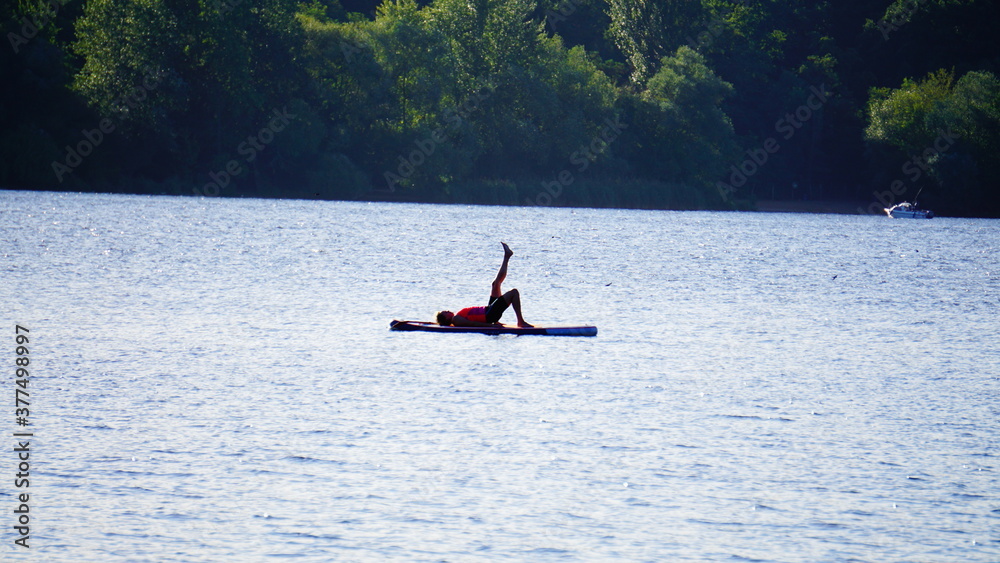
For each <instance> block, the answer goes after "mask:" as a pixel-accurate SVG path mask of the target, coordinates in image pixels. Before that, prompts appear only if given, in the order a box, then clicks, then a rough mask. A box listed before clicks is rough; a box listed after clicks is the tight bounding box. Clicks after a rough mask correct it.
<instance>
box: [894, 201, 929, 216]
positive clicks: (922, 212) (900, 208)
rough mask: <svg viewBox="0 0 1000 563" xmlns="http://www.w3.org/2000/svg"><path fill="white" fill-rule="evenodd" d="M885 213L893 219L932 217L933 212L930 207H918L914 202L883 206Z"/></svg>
mask: <svg viewBox="0 0 1000 563" xmlns="http://www.w3.org/2000/svg"><path fill="white" fill-rule="evenodd" d="M885 214H886V215H888V216H889V217H892V218H893V219H933V218H934V212H933V211H931V210H930V209H920V208H919V207H917V204H916V203H909V202H906V201H904V202H903V203H897V204H896V205H893V206H892V207H886V208H885Z"/></svg>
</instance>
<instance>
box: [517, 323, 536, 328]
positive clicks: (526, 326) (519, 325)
mask: <svg viewBox="0 0 1000 563" xmlns="http://www.w3.org/2000/svg"><path fill="white" fill-rule="evenodd" d="M517 327H518V328H535V325H529V324H528V323H526V322H519V323H517Z"/></svg>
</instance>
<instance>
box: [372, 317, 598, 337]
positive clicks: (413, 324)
mask: <svg viewBox="0 0 1000 563" xmlns="http://www.w3.org/2000/svg"><path fill="white" fill-rule="evenodd" d="M389 330H417V331H423V332H452V333H459V332H465V333H475V334H524V335H528V334H531V335H538V336H597V327H596V326H547V327H543V326H535V327H530V328H529V327H525V328H520V327H516V326H482V327H480V326H441V325H439V324H437V323H428V322H424V321H392V322H391V323H389Z"/></svg>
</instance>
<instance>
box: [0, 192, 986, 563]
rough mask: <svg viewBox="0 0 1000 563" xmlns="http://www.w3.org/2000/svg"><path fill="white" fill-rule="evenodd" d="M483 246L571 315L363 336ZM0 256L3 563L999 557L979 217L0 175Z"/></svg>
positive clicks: (421, 311)
mask: <svg viewBox="0 0 1000 563" xmlns="http://www.w3.org/2000/svg"><path fill="white" fill-rule="evenodd" d="M500 240H505V241H507V242H508V243H510V245H511V246H512V247H513V249H514V252H515V256H514V258H513V259H512V261H511V266H510V274H509V276H508V279H507V284H506V285H507V287H517V288H519V289H520V290H521V294H522V297H523V300H524V310H525V316H526V318H527V320H528V321H530V322H534V323H535V324H563V325H565V324H596V325H597V326H598V327H599V329H600V334H599V335H598V336H597V337H596V338H555V337H527V336H525V337H514V336H502V337H490V336H482V335H439V334H430V333H392V332H389V331H388V325H389V321H390V320H392V319H394V318H406V319H424V320H430V318H431V317H432V315H433V313H434V312H435V311H436V310H438V309H442V308H451V309H453V310H455V309H457V308H461V307H464V306H470V305H479V304H481V302H482V301H483V300H484V299H485V298H486V296H487V295H488V292H489V283H490V281H491V280H492V278H493V275H494V273H495V271H496V268H497V266H498V265H499V261H500V258H501V250H500V246H499V241H500ZM0 244H2V249H0V272H2V274H0V276H2V277H0V285H2V292H3V309H2V312H3V318H4V322H3V327H5V328H3V329H2V330H3V331H5V332H6V333H7V336H4V337H3V338H2V339H0V341H3V342H7V344H6V345H5V346H6V348H7V356H8V358H13V357H14V344H13V333H14V325H15V323H20V324H21V325H23V326H26V327H29V328H30V330H31V337H32V338H31V344H30V346H31V349H30V350H31V351H30V354H31V359H32V377H33V379H32V381H31V386H32V387H31V393H32V395H31V398H32V405H31V417H32V421H33V422H34V426H33V427H32V430H33V431H34V433H35V437H34V438H32V440H33V441H32V448H33V451H32V465H31V473H32V480H31V487H30V489H31V494H32V496H31V498H32V506H31V515H32V521H31V522H32V526H31V545H32V547H31V549H30V550H24V549H22V548H17V547H15V546H13V540H14V538H15V534H14V533H13V531H12V529H11V526H12V525H13V524H14V521H13V515H12V509H13V507H14V499H13V496H12V495H13V494H14V492H15V489H14V487H13V486H12V484H13V478H14V476H13V473H14V465H15V459H14V457H13V454H12V452H11V447H12V445H13V438H12V437H11V433H12V432H14V431H16V430H17V428H16V427H15V426H14V413H13V407H12V403H13V401H12V400H8V399H10V398H11V397H12V396H13V394H14V386H13V383H12V375H13V374H11V376H10V377H5V378H4V381H6V382H7V383H5V384H4V387H3V389H2V390H0V392H2V394H3V396H5V397H8V399H4V400H3V404H5V405H8V406H7V407H5V409H4V412H3V417H4V418H3V420H4V427H5V428H7V429H8V431H7V433H6V434H7V436H8V438H6V440H7V444H8V445H7V446H4V448H3V449H4V451H6V452H7V453H6V454H3V460H2V467H4V468H5V469H4V473H5V474H4V476H3V478H2V480H3V483H4V485H3V489H2V492H3V495H4V496H3V498H2V499H0V500H2V501H3V506H4V507H5V508H4V509H3V511H2V513H3V514H4V515H5V516H3V517H2V519H3V521H2V522H0V524H2V526H3V529H4V530H5V532H4V538H5V539H4V545H3V548H2V549H0V555H3V558H5V559H7V558H8V557H9V556H10V555H11V554H12V555H13V557H14V558H15V559H16V560H36V561H57V562H64V561H65V562H75V561H129V562H132V561H235V560H241V561H265V560H277V559H287V558H289V557H295V560H301V561H333V560H336V561H497V560H506V561H574V560H585V561H597V560H609V561H610V560H621V561H706V560H712V561H719V560H722V561H726V560H732V561H742V560H763V561H843V560H858V561H942V562H944V561H949V562H950V561H998V560H1000V478H998V471H1000V461H998V456H1000V450H998V445H1000V393H998V385H1000V320H998V319H1000V315H998V313H1000V258H998V250H1000V248H998V247H1000V222H998V221H989V220H965V219H948V218H937V219H933V220H931V221H916V220H891V219H888V218H884V217H873V216H836V215H793V214H743V213H692V212H687V213H672V212H653V211H618V210H570V209H545V208H531V209H526V208H505V207H463V206H429V205H400V204H366V203H339V202H309V201H267V200H226V199H195V198H167V197H134V196H108V195H79V194H52V193H25V192H0ZM510 316H511V318H510V319H506V320H513V317H512V314H511V315H510ZM7 365H8V366H10V365H11V363H10V362H8V364H7ZM8 369H9V371H11V372H12V371H13V368H10V367H8Z"/></svg>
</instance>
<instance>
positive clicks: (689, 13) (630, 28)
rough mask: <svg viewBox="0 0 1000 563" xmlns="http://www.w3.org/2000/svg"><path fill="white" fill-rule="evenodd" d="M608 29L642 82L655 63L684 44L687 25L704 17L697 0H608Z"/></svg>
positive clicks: (654, 68) (653, 69) (653, 70)
mask: <svg viewBox="0 0 1000 563" xmlns="http://www.w3.org/2000/svg"><path fill="white" fill-rule="evenodd" d="M608 15H609V16H610V19H611V24H610V27H609V28H608V33H609V34H610V35H611V37H613V38H614V42H615V45H616V46H617V47H618V49H620V50H621V52H622V53H623V54H624V55H625V57H626V59H627V60H628V62H629V64H630V65H631V68H632V81H633V82H635V83H637V84H642V83H643V82H644V81H645V80H646V79H647V78H649V77H650V76H652V74H653V73H654V72H656V65H657V63H658V62H659V61H660V60H661V59H662V58H663V57H665V56H667V55H669V54H671V53H673V52H674V51H675V50H676V49H677V47H679V46H681V45H683V44H685V43H686V42H687V41H686V39H685V36H686V35H688V34H690V33H691V31H692V30H691V29H690V28H689V26H690V25H691V24H692V23H694V22H700V21H703V20H704V19H705V11H704V9H703V8H702V5H701V3H700V2H692V1H690V0H608Z"/></svg>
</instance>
